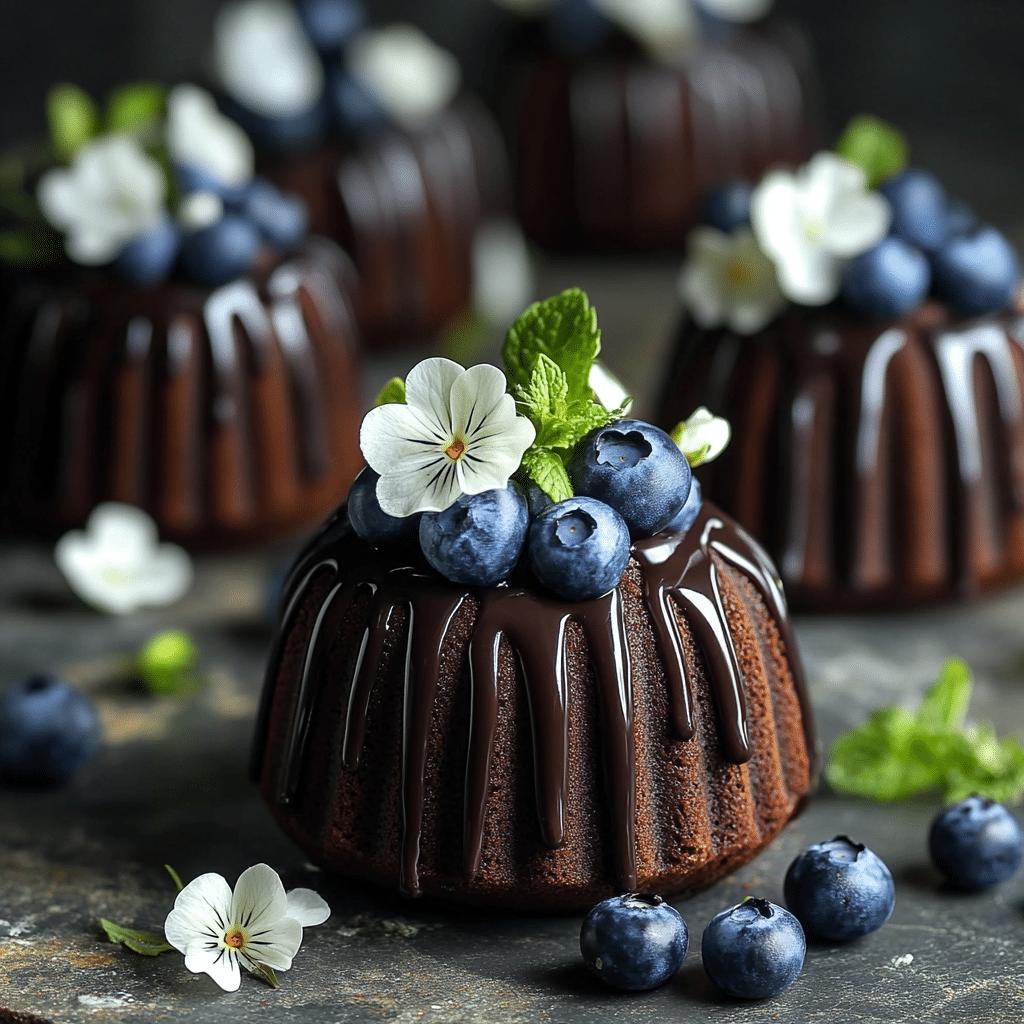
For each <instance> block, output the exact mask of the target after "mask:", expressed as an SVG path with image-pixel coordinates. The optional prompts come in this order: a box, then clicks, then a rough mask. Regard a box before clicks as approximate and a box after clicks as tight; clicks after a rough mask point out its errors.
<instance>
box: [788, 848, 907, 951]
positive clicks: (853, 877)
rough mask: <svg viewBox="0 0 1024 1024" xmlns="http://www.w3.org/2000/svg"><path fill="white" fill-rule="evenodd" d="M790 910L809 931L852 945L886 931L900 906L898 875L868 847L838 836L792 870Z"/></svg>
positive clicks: (798, 861) (798, 860)
mask: <svg viewBox="0 0 1024 1024" xmlns="http://www.w3.org/2000/svg"><path fill="white" fill-rule="evenodd" d="M784 891H785V894H786V905H787V906H788V907H789V909H790V910H792V911H793V913H794V914H796V916H797V917H798V918H799V919H800V923H801V924H802V925H803V926H804V927H805V928H806V929H807V931H808V932H813V933H814V934H815V935H820V936H821V937H822V938H824V939H831V940H832V941H834V942H848V941H849V940H850V939H856V938H857V937H858V936H860V935H867V934H868V932H873V931H874V930H875V929H876V928H881V927H882V925H883V924H885V922H886V921H888V920H889V918H890V916H891V915H892V911H893V907H894V906H895V905H896V887H895V885H894V884H893V880H892V874H891V873H890V871H889V869H888V868H887V867H886V866H885V863H884V862H883V861H882V859H881V858H880V857H878V855H877V854H875V853H873V852H872V851H871V850H869V849H868V848H867V847H866V846H865V845H864V844H863V843H855V842H853V840H852V839H849V838H847V837H846V836H836V837H835V839H831V840H829V841H828V842H825V843H816V844H815V845H814V846H812V847H810V848H809V849H807V850H805V851H804V852H803V853H802V854H800V856H799V857H797V858H796V860H794V861H793V863H792V864H790V866H789V870H788V871H787V872H786V881H785V886H784Z"/></svg>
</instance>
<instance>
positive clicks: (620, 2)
mask: <svg viewBox="0 0 1024 1024" xmlns="http://www.w3.org/2000/svg"><path fill="white" fill-rule="evenodd" d="M592 3H593V4H594V6H595V7H596V8H598V10H600V11H601V12H602V13H603V14H604V15H605V17H607V18H609V19H611V20H612V21H614V22H615V23H616V24H617V25H619V26H620V27H621V28H622V29H623V30H624V31H626V32H628V33H629V34H630V35H631V36H633V37H634V38H635V39H636V40H637V41H638V42H640V43H641V44H642V45H643V46H644V47H645V48H646V49H647V50H648V52H649V53H651V54H653V55H654V56H671V55H672V54H674V53H677V52H678V51H679V50H681V49H683V48H685V47H686V46H687V44H688V43H690V42H691V41H692V40H693V39H694V38H695V36H696V33H697V21H696V18H695V16H694V13H693V8H692V6H691V5H690V4H689V3H686V2H680V0H592Z"/></svg>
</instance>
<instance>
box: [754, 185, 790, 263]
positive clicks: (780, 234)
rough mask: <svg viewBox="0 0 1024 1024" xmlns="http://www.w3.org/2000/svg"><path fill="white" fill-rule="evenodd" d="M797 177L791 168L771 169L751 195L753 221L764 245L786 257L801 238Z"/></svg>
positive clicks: (773, 253)
mask: <svg viewBox="0 0 1024 1024" xmlns="http://www.w3.org/2000/svg"><path fill="white" fill-rule="evenodd" d="M798 205H799V204H798V195H797V186H796V179H795V178H794V176H793V175H792V174H791V173H790V172H789V171H769V172H768V173H767V174H766V175H765V176H764V177H763V178H762V179H761V182H760V184H759V185H758V186H757V187H756V188H755V189H754V191H753V194H752V195H751V197H750V223H751V226H752V227H753V229H754V234H755V235H756V236H757V240H758V242H759V243H760V244H761V248H762V249H763V250H764V251H765V252H766V253H767V254H768V255H769V256H771V257H773V258H776V259H775V262H776V265H778V263H779V259H778V258H777V257H782V258H784V257H785V255H786V253H787V252H788V251H789V250H790V249H791V248H792V247H793V245H794V243H795V240H796V239H797V238H798V237H799V219H798Z"/></svg>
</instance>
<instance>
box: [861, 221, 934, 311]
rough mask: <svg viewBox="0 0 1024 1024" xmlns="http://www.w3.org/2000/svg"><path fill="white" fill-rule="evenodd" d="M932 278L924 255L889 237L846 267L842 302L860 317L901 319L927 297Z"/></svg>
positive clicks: (897, 239) (900, 240)
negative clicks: (897, 317)
mask: <svg viewBox="0 0 1024 1024" xmlns="http://www.w3.org/2000/svg"><path fill="white" fill-rule="evenodd" d="M931 278H932V274H931V268H930V267H929V265H928V259H927V257H926V256H925V254H924V253H923V252H921V250H920V249H915V248H914V246H912V245H908V244H907V243H906V242H904V241H903V240H902V239H901V238H897V237H895V236H894V235H890V236H889V237H888V238H883V239H882V240H881V241H880V242H879V243H878V245H875V246H873V247H872V248H870V249H868V250H867V252H862V253H861V254H860V255H859V256H855V257H854V258H853V259H852V260H850V262H849V263H848V264H847V266H846V269H845V271H844V272H843V298H844V299H845V300H846V302H847V304H848V305H849V306H850V307H851V308H853V309H854V310H856V311H857V312H858V313H860V314H862V315H863V316H868V317H875V318H878V319H885V318H888V317H896V316H902V315H903V314H904V313H909V312H910V310H912V309H914V308H915V307H916V306H917V305H918V304H919V303H920V302H921V300H922V299H923V298H924V297H925V296H926V295H927V294H928V288H929V285H930V284H931Z"/></svg>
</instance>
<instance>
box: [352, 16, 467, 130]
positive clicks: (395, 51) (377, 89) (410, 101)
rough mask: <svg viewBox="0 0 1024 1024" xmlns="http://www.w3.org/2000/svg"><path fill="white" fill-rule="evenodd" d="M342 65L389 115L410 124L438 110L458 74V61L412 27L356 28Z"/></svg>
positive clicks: (452, 90)
mask: <svg viewBox="0 0 1024 1024" xmlns="http://www.w3.org/2000/svg"><path fill="white" fill-rule="evenodd" d="M346 66H347V68H348V72H349V74H350V75H351V76H352V77H353V78H354V79H355V80H356V81H357V82H359V83H360V84H361V85H362V86H363V87H364V88H365V89H367V90H368V91H369V92H370V93H372V94H373V95H374V96H376V97H377V99H378V100H379V101H380V103H381V105H382V106H383V107H384V109H385V111H387V113H388V116H389V117H391V118H392V119H393V120H394V121H397V122H398V123H399V124H403V125H407V126H411V127H415V126H416V125H417V124H420V123H422V122H423V121H426V120H429V119H430V118H431V117H432V116H433V115H434V114H437V113H439V112H440V111H441V110H443V109H444V108H445V107H446V106H447V105H448V104H449V103H450V102H451V100H452V99H453V97H454V96H455V94H456V92H458V89H459V81H460V78H461V73H460V71H459V64H458V61H457V60H456V59H455V58H454V57H453V56H452V55H451V54H450V53H449V52H448V51H447V50H443V49H442V48H441V47H440V46H438V45H437V44H436V43H434V42H432V41H431V40H430V39H428V38H427V36H425V35H424V34H423V33H422V32H421V31H420V30H419V29H418V28H415V27H414V26H412V25H389V26H388V27H387V28H382V29H368V30H366V31H365V32H360V33H359V35H357V36H356V37H355V39H353V40H352V42H351V43H350V44H349V47H348V50H347V53H346Z"/></svg>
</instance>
